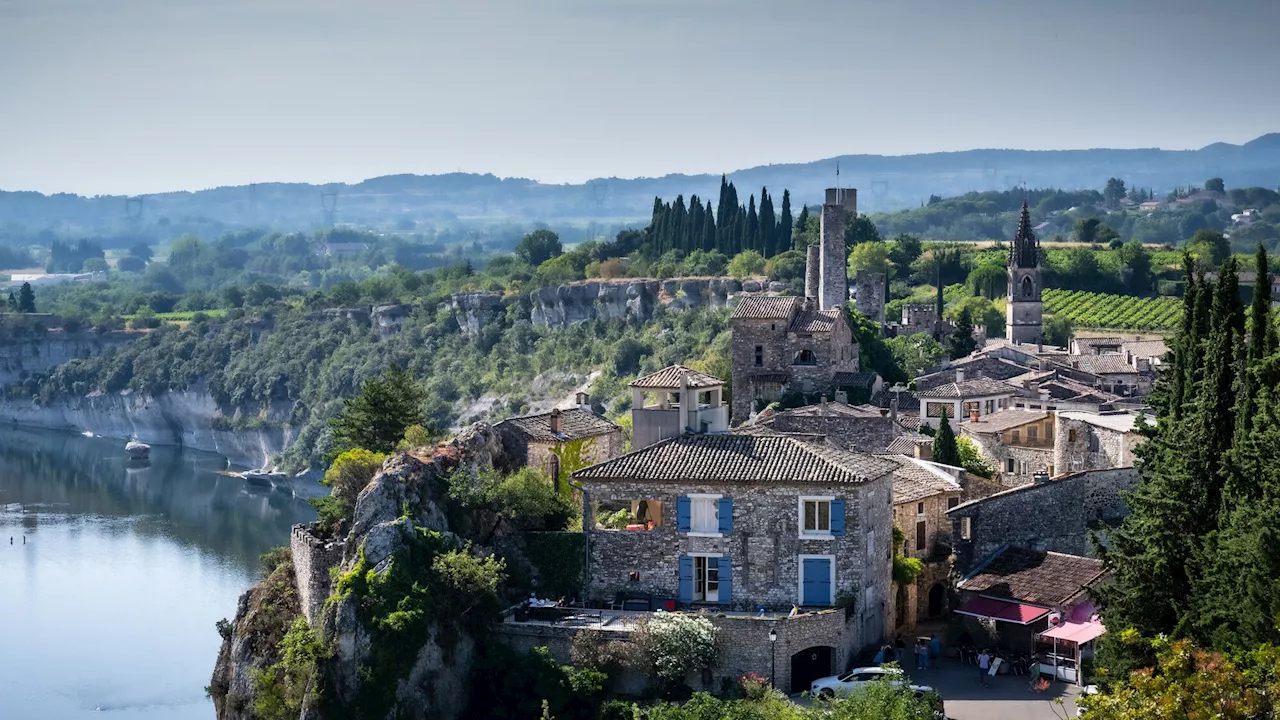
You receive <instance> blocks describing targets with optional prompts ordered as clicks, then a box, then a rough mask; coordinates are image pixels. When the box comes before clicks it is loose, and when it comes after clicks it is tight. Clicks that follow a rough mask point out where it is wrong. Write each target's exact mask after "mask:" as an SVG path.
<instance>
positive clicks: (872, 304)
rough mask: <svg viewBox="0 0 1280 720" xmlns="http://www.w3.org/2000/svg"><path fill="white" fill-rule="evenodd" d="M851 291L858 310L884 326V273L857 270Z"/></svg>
mask: <svg viewBox="0 0 1280 720" xmlns="http://www.w3.org/2000/svg"><path fill="white" fill-rule="evenodd" d="M853 293H854V300H855V302H856V303H857V307H858V312H860V313H862V314H863V315H866V316H867V317H869V318H871V319H872V320H874V321H876V324H877V325H879V326H880V327H884V294H885V279H884V273H878V272H871V271H869V270H859V271H858V272H857V274H855V275H854V276H853Z"/></svg>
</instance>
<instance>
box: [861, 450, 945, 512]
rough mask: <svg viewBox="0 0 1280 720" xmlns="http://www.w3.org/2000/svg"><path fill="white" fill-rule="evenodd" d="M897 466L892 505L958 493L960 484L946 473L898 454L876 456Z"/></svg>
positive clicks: (894, 474) (894, 475)
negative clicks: (942, 494) (948, 493)
mask: <svg viewBox="0 0 1280 720" xmlns="http://www.w3.org/2000/svg"><path fill="white" fill-rule="evenodd" d="M876 457H883V458H885V459H887V460H892V461H893V462H895V463H897V464H898V469H897V470H894V471H893V502H894V504H895V505H896V504H899V503H905V502H916V501H917V500H922V499H924V498H927V497H929V496H931V495H937V494H938V493H946V492H960V490H961V489H962V488H961V487H960V483H957V482H956V481H955V478H953V477H951V476H950V475H948V474H947V473H945V472H943V471H941V470H938V469H937V468H933V467H930V466H929V463H927V462H925V461H922V460H916V459H915V458H912V457H906V456H904V455H902V454H899V453H894V454H890V455H877V456H876Z"/></svg>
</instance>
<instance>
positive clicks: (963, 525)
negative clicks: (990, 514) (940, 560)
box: [960, 517, 973, 540]
mask: <svg viewBox="0 0 1280 720" xmlns="http://www.w3.org/2000/svg"><path fill="white" fill-rule="evenodd" d="M972 537H973V524H972V523H971V522H970V518H967V517H962V518H960V539H961V540H970V539H972Z"/></svg>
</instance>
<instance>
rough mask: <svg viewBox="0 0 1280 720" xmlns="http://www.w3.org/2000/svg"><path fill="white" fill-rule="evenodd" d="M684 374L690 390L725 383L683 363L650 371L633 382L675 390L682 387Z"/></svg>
mask: <svg viewBox="0 0 1280 720" xmlns="http://www.w3.org/2000/svg"><path fill="white" fill-rule="evenodd" d="M681 376H684V380H685V383H686V384H687V387H688V388H689V389H690V390H701V389H703V388H709V387H716V386H718V385H724V381H723V380H721V379H720V378H717V377H712V376H710V375H707V374H705V373H700V372H698V371H697V370H693V369H691V368H687V367H685V366H683V365H672V366H670V367H665V368H662V369H661V370H659V371H658V372H656V373H650V374H649V375H645V376H644V377H642V378H639V379H638V380H636V381H635V382H633V383H631V387H634V388H665V389H668V390H675V389H678V388H679V387H680V377H681Z"/></svg>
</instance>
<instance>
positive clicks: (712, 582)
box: [693, 555, 720, 602]
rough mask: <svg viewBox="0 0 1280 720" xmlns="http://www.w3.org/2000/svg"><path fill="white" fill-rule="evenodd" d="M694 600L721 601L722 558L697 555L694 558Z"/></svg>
mask: <svg viewBox="0 0 1280 720" xmlns="http://www.w3.org/2000/svg"><path fill="white" fill-rule="evenodd" d="M693 599H694V600H695V601H700V602H719V601H720V558H719V557H710V556H706V555H695V556H694V558H693Z"/></svg>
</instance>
